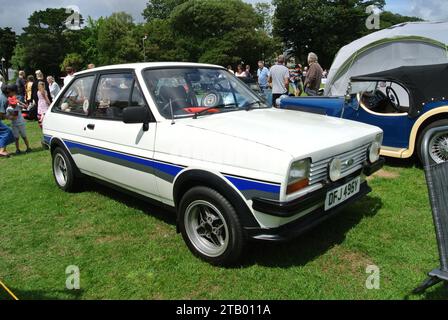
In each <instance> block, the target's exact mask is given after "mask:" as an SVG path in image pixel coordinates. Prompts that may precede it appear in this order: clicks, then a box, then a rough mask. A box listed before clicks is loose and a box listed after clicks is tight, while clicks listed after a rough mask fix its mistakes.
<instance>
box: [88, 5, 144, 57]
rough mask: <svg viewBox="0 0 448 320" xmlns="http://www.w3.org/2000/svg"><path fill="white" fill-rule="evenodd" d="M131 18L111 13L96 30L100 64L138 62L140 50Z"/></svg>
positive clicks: (140, 54)
mask: <svg viewBox="0 0 448 320" xmlns="http://www.w3.org/2000/svg"><path fill="white" fill-rule="evenodd" d="M137 38H138V34H137V33H136V26H135V24H134V22H133V19H132V16H131V15H129V14H127V13H125V12H116V13H113V14H112V15H111V16H110V17H107V18H105V19H104V21H102V22H101V24H100V25H99V28H98V43H97V47H98V60H99V62H100V64H103V65H104V64H118V63H128V62H138V61H141V60H142V58H143V53H142V48H141V46H140V41H139V39H137Z"/></svg>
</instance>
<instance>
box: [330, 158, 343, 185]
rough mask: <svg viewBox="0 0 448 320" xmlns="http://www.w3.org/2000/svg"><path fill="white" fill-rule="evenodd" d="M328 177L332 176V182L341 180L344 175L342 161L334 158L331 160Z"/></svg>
mask: <svg viewBox="0 0 448 320" xmlns="http://www.w3.org/2000/svg"><path fill="white" fill-rule="evenodd" d="M328 175H329V176H330V180H331V181H333V182H335V181H338V180H339V179H340V178H341V175H342V161H341V159H339V158H334V159H333V160H331V162H330V165H329V166H328Z"/></svg>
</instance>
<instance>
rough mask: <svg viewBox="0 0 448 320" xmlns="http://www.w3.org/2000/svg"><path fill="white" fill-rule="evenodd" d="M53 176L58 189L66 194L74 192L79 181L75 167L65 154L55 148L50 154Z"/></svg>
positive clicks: (60, 149) (62, 150) (58, 148)
mask: <svg viewBox="0 0 448 320" xmlns="http://www.w3.org/2000/svg"><path fill="white" fill-rule="evenodd" d="M52 159H53V164H52V166H53V176H54V180H55V182H56V184H57V185H58V187H59V188H60V189H62V190H64V191H66V192H72V191H76V190H77V189H78V187H79V185H80V179H79V178H78V177H77V176H76V173H75V170H76V166H75V164H74V163H73V160H72V159H71V158H70V156H69V155H68V154H67V152H66V151H65V150H64V149H62V148H60V147H57V148H56V149H54V151H53V153H52Z"/></svg>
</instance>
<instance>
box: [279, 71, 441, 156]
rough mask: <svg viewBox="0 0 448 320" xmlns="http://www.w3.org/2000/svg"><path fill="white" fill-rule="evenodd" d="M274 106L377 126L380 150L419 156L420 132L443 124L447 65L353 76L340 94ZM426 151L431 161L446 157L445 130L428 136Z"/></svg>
mask: <svg viewBox="0 0 448 320" xmlns="http://www.w3.org/2000/svg"><path fill="white" fill-rule="evenodd" d="M280 108H285V109H292V110H299V111H305V112H312V113H318V114H324V115H328V116H332V117H339V118H344V119H349V120H354V121H360V122H364V123H368V124H371V125H375V126H378V127H380V128H381V129H383V131H384V140H383V146H382V151H381V154H382V155H384V156H387V157H394V158H403V159H404V158H411V157H412V156H414V155H416V156H418V157H419V159H420V161H421V159H422V156H423V155H422V154H421V152H422V151H421V149H422V148H421V144H422V141H423V137H424V136H425V134H427V132H428V131H429V130H430V129H432V128H434V127H442V126H448V64H438V65H426V66H411V67H400V68H397V69H392V70H388V71H383V72H378V73H374V74H369V75H364V76H357V77H353V78H351V83H350V85H349V88H348V90H347V95H346V96H345V97H299V98H284V99H282V100H281V103H280ZM341 130H343V128H341ZM428 152H429V154H430V158H431V160H432V161H433V163H442V162H445V161H448V132H442V133H438V134H436V135H434V136H432V137H430V148H429V150H428Z"/></svg>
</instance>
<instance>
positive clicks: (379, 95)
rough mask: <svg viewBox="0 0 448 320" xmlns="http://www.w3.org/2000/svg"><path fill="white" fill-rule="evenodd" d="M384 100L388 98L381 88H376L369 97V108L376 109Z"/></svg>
mask: <svg viewBox="0 0 448 320" xmlns="http://www.w3.org/2000/svg"><path fill="white" fill-rule="evenodd" d="M384 100H388V98H387V96H386V95H385V94H384V92H383V91H381V90H375V92H374V93H373V94H372V95H371V96H370V97H368V101H369V109H370V110H374V109H375V108H376V107H377V106H378V105H379V104H380V103H381V102H382V101H384Z"/></svg>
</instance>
